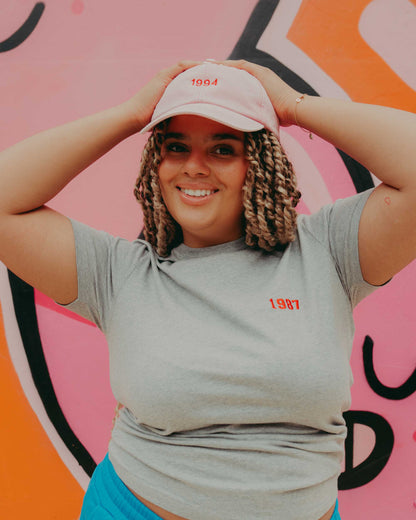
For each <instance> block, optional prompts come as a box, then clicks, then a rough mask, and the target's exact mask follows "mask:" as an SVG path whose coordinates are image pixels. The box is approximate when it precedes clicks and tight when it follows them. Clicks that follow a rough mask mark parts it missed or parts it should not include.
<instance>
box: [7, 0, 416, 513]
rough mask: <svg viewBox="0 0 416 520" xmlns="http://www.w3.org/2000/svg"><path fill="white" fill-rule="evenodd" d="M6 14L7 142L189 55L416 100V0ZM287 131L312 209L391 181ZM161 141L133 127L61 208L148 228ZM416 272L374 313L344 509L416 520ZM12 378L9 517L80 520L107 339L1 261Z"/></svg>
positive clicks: (101, 402) (105, 391)
mask: <svg viewBox="0 0 416 520" xmlns="http://www.w3.org/2000/svg"><path fill="white" fill-rule="evenodd" d="M0 13H1V15H0V110H1V112H0V114H1V125H0V148H1V149H3V148H6V147H7V146H9V145H11V144H13V143H15V142H17V141H19V140H21V139H23V138H24V137H27V136H29V135H31V134H33V133H36V132H38V131H40V130H43V129H46V128H48V127H51V126H56V125H58V124H61V123H64V122H66V121H69V120H72V119H76V118H78V117H82V116H84V115H87V114H89V113H93V112H96V111H98V110H101V109H104V108H107V107H109V106H111V105H113V104H116V103H118V102H121V101H123V100H124V99H126V98H127V97H128V96H130V95H132V94H133V93H134V92H135V91H136V90H137V89H138V88H140V86H141V85H143V84H144V83H145V82H146V81H147V80H148V79H150V77H151V76H152V75H153V74H154V73H156V72H157V71H158V70H159V69H160V68H162V67H165V66H167V65H169V64H171V63H173V62H175V61H177V60H178V59H181V58H189V59H201V58H210V57H213V58H217V59H223V58H227V57H234V58H245V59H249V60H251V61H255V62H258V63H261V64H264V65H267V66H269V67H271V68H273V69H274V70H275V71H276V72H278V73H279V74H280V75H281V76H282V77H283V78H284V79H285V80H286V81H287V82H289V83H290V84H292V85H293V86H294V87H295V88H297V89H298V90H300V91H302V92H305V93H309V94H315V95H321V96H332V97H340V98H350V99H353V100H355V101H363V102H368V103H374V104H382V105H389V106H394V107H397V108H402V109H404V110H410V111H416V91H415V90H416V66H415V64H416V32H415V30H414V28H415V27H416V1H415V0H394V1H392V0H372V1H370V0H351V1H350V2H348V3H344V2H332V1H330V0H304V1H301V0H280V1H278V0H260V1H257V0H228V1H227V2H222V1H221V0H211V1H210V2H207V3H205V2H194V1H192V0H175V1H169V0H153V1H152V2H148V1H145V0H139V1H138V0H124V1H123V2H119V3H116V2H102V1H98V0H65V1H64V0H59V1H55V2H52V1H48V0H46V1H44V2H35V1H33V0H22V1H20V2H15V1H12V0H0ZM340 124H342V121H340ZM357 124H359V122H357ZM282 141H283V143H284V145H285V147H286V149H287V151H288V155H289V156H290V158H291V159H292V161H293V163H294V166H295V169H296V171H297V173H298V177H299V184H300V188H301V191H302V193H303V202H302V204H301V206H300V211H302V212H306V213H309V212H314V211H316V210H317V209H318V208H319V207H321V206H322V205H323V204H325V203H328V202H331V201H332V200H334V199H336V198H339V197H344V196H348V195H352V194H353V193H355V192H357V191H362V190H364V189H366V188H367V187H370V186H372V185H373V184H374V183H375V182H377V181H376V180H375V179H374V178H373V176H372V175H371V172H368V171H366V170H365V169H364V168H363V167H362V166H361V165H359V164H357V163H355V162H354V161H353V160H352V159H350V158H349V157H348V156H345V155H344V154H342V153H340V152H339V151H337V150H335V149H334V148H333V147H332V146H330V145H328V144H326V143H324V142H322V141H321V140H320V139H318V138H314V139H313V140H310V139H309V138H308V135H307V134H306V133H304V132H302V130H300V129H298V128H286V129H284V132H282ZM143 143H144V138H143V137H141V136H140V137H139V136H134V137H132V138H130V139H128V140H127V141H125V142H124V143H122V144H121V145H120V146H118V147H117V148H116V149H115V150H113V151H112V152H111V153H110V154H108V155H107V156H105V157H104V158H102V159H100V160H99V161H98V162H97V163H95V164H94V165H92V166H91V167H90V168H89V169H88V171H87V172H85V173H84V174H83V175H81V176H80V177H78V178H77V179H76V180H75V181H74V182H73V183H72V184H71V185H70V186H69V187H68V188H67V189H66V190H65V191H64V192H63V193H61V194H60V195H59V196H58V197H56V198H55V199H54V200H53V201H52V203H51V204H50V205H51V206H52V207H53V208H55V209H57V210H58V211H61V212H62V213H64V214H67V215H68V216H71V217H73V218H75V219H78V220H81V221H83V222H86V223H87V224H89V225H91V226H94V227H97V228H100V229H105V230H107V231H109V232H111V233H113V234H116V235H120V236H123V237H125V238H129V239H134V238H135V237H136V236H137V235H138V234H139V233H140V230H141V215H140V211H139V208H138V206H137V204H136V202H135V200H134V197H133V193H132V187H133V184H134V180H135V176H136V172H137V167H138V158H139V156H140V150H141V148H142V146H143ZM0 247H1V245H0ZM415 275H416V266H415V265H412V266H409V267H408V268H407V269H405V270H404V271H403V272H402V273H400V275H398V276H396V277H395V279H394V280H393V281H392V282H391V283H390V284H389V285H388V286H386V287H385V288H383V289H381V290H379V291H377V292H376V293H375V294H373V295H371V296H370V297H369V298H367V300H365V301H364V302H363V303H361V304H360V305H359V306H358V307H357V310H356V314H355V318H356V325H357V330H356V338H355V344H354V350H353V355H352V359H351V362H352V366H353V371H354V377H355V381H354V385H353V389H352V393H353V404H352V408H351V411H349V412H348V413H347V414H346V419H347V423H348V431H349V433H348V438H347V441H346V457H345V468H344V472H343V473H342V475H341V477H340V481H339V487H340V490H341V491H340V509H341V514H342V518H343V520H356V519H360V518H368V519H369V520H372V519H376V518H377V519H378V520H391V519H392V518H394V519H395V520H410V519H413V518H416V471H415V467H416V414H415V412H414V410H415V406H416V345H415V343H416V310H415V305H414V296H415V294H416V276H415ZM0 386H1V392H0V396H1V397H0V399H1V410H2V414H1V415H2V421H1V428H0V446H1V448H0V449H1V464H0V489H1V492H0V513H1V515H0V516H1V517H2V518H14V519H24V518H32V519H49V518H51V519H52V518H56V519H64V520H73V519H74V520H75V519H76V518H77V517H78V514H79V510H80V505H81V501H82V496H83V490H84V489H85V488H86V486H87V485H88V481H89V477H90V475H91V473H92V471H93V469H94V467H95V465H96V463H97V462H99V461H100V460H101V459H102V457H103V456H104V454H105V452H106V446H107V443H108V440H109V435H110V430H111V422H112V416H113V411H114V406H115V402H114V399H113V397H112V394H111V390H110V387H109V382H108V359H107V351H106V345H105V340H104V337H103V336H102V334H101V333H100V332H99V331H98V329H96V328H95V326H93V325H91V324H90V323H89V322H86V321H84V320H82V319H80V318H78V317H77V316H75V315H73V314H72V313H70V312H69V311H66V310H64V309H62V308H60V307H58V306H56V305H55V304H54V303H53V302H52V301H51V300H49V299H48V298H47V297H45V296H44V295H42V294H40V293H39V292H37V291H33V290H32V288H31V287H29V286H27V285H26V284H25V283H23V282H22V281H21V280H19V279H18V278H16V277H15V276H14V275H13V274H12V273H9V272H8V271H7V269H6V268H5V267H4V266H2V265H1V264H0Z"/></svg>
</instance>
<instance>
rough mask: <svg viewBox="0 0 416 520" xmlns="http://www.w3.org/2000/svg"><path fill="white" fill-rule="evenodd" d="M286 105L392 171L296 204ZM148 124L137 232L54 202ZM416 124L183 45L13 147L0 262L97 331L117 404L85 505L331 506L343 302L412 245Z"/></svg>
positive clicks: (347, 328) (271, 514)
mask: <svg viewBox="0 0 416 520" xmlns="http://www.w3.org/2000/svg"><path fill="white" fill-rule="evenodd" d="M279 120H280V124H281V125H290V124H298V123H299V124H300V125H302V127H304V128H306V129H307V130H310V131H313V132H314V133H316V134H317V135H319V136H321V137H322V138H324V139H326V140H328V141H329V142H331V143H332V144H334V145H335V146H336V147H338V148H340V149H343V150H344V151H345V152H346V153H348V154H349V155H351V156H353V157H354V158H356V159H357V160H358V161H360V162H362V163H363V164H364V165H365V166H366V167H367V168H369V169H370V170H371V171H372V172H373V173H374V174H375V175H377V176H378V177H379V178H380V180H381V181H382V182H381V184H380V186H379V187H377V188H376V189H374V190H369V191H368V192H364V193H361V194H358V195H356V196H353V197H349V198H347V199H343V200H339V201H336V202H335V203H333V204H330V205H329V206H326V207H324V208H322V209H321V210H319V211H318V212H317V213H316V214H314V215H309V216H305V215H300V216H299V217H298V216H297V214H296V211H295V206H296V204H297V202H298V200H299V197H300V193H299V191H298V190H297V188H296V180H295V177H294V173H293V169H292V167H291V165H290V163H289V161H288V159H287V157H286V155H285V153H284V151H283V149H282V147H281V145H280V142H279ZM340 120H342V125H339V121H340ZM140 131H141V132H146V131H151V134H150V137H149V139H148V142H147V144H146V146H145V148H144V150H143V156H142V162H141V167H140V173H139V177H138V180H137V184H136V187H135V194H136V197H137V198H138V199H139V201H140V203H141V204H142V206H143V212H144V221H145V231H144V232H145V238H146V239H145V240H139V239H138V240H134V241H132V242H129V241H127V240H122V239H119V238H116V237H113V236H112V235H110V234H108V233H106V232H103V231H97V230H94V229H92V228H90V227H88V226H85V225H84V224H82V223H79V222H76V221H74V220H71V219H67V218H66V217H64V216H63V215H60V214H57V213H56V212H54V211H52V210H50V209H48V208H47V207H46V206H44V204H45V203H46V202H47V201H48V200H50V199H51V198H52V197H53V196H54V195H55V194H56V193H58V192H59V191H60V190H61V189H62V188H63V187H64V186H65V185H66V184H67V183H68V182H69V181H70V180H71V179H73V178H74V177H75V176H76V175H78V174H79V173H80V172H81V171H83V170H84V169H85V168H86V167H87V166H88V165H89V164H91V163H92V162H94V161H95V160H96V159H98V158H99V157H100V156H102V155H103V154H105V153H106V152H107V151H109V150H110V149H111V148H113V147H114V146H115V145H116V144H118V143H120V142H121V141H122V140H124V139H125V138H126V137H128V136H131V135H132V134H134V133H137V132H140ZM415 132H416V122H415V116H414V115H412V114H408V113H406V112H401V111H397V110H393V109H386V108H383V107H374V106H368V105H362V104H357V103H352V102H343V101H337V100H331V99H320V98H310V97H308V96H302V95H301V93H299V92H295V91H294V90H292V89H291V88H290V87H288V86H287V85H286V84H285V83H284V82H283V81H282V80H280V79H279V78H278V77H277V76H276V75H275V74H273V73H272V71H270V70H268V69H265V68H263V67H259V66H257V65H254V64H250V63H247V62H226V63H225V64H219V63H203V64H199V63H198V64H197V63H194V62H182V63H179V64H177V65H175V66H173V67H170V68H168V69H166V70H164V71H161V72H160V73H159V74H158V75H157V76H156V77H155V78H154V79H153V80H152V81H151V82H150V83H149V84H147V85H146V86H145V87H143V88H142V89H141V90H140V91H139V93H138V94H136V96H134V97H133V98H132V99H130V100H129V101H127V102H125V103H123V104H121V105H119V106H116V107H114V108H111V109H109V110H106V111H104V112H101V113H99V114H95V115H93V116H89V117H87V118H84V119H81V120H79V121H75V122H73V123H69V124H67V125H64V126H62V127H59V128H56V129H52V130H49V131H47V132H44V133H42V134H38V135H36V136H33V137H31V138H29V139H27V140H26V141H24V142H22V143H19V144H18V145H16V146H14V147H12V148H10V149H8V150H5V151H3V152H2V153H1V155H0V172H1V175H0V243H1V244H2V247H1V249H0V259H1V260H2V261H3V262H4V263H5V264H6V265H7V266H8V267H9V268H10V269H11V270H13V271H14V272H15V273H16V274H17V275H18V276H20V277H21V278H23V279H24V280H25V281H27V282H28V283H30V284H31V285H34V286H35V287H37V288H38V289H39V290H41V291H42V292H44V293H46V294H47V295H49V296H51V297H52V298H54V299H55V300H56V301H57V302H59V303H60V304H61V305H65V306H67V307H68V308H69V309H71V310H73V311H74V312H77V313H78V314H80V315H81V316H83V317H85V318H87V319H89V320H91V321H93V322H94V323H95V324H96V325H97V326H98V327H99V328H100V329H101V330H102V331H103V332H104V333H105V335H106V338H107V341H108V347H109V355H110V377H111V384H112V390H113V392H114V395H115V397H116V399H117V400H118V401H119V402H120V403H121V404H122V405H123V406H122V408H121V412H120V414H119V415H118V417H117V419H116V421H115V425H114V429H113V431H112V436H111V441H110V444H109V452H108V456H106V457H105V459H104V461H103V462H102V463H100V464H99V465H98V466H97V468H96V470H95V472H94V475H93V477H92V479H91V483H90V486H89V488H88V490H87V493H86V495H85V499H84V505H83V509H82V513H81V519H82V520H91V519H92V518H97V517H100V518H106V517H110V516H111V517H112V518H118V519H120V520H121V519H127V518H133V517H134V518H137V519H139V518H154V519H155V520H156V519H157V518H162V519H164V520H183V519H186V520H218V518H224V519H227V520H252V519H253V518H256V519H258V520H274V519H275V518H276V517H278V518H284V519H285V520H300V519H301V520H339V518H340V516H339V513H338V511H337V507H336V502H337V479H338V476H339V474H340V471H341V462H342V459H343V445H344V440H345V437H346V424H345V420H344V416H343V414H344V412H345V411H346V410H348V407H349V405H350V386H351V379H352V378H351V373H350V365H349V359H350V354H351V346H352V341H353V334H354V325H353V316H352V311H353V308H354V306H355V305H356V304H357V303H358V302H359V301H360V300H361V299H363V298H364V297H365V296H367V295H368V294H370V293H372V292H373V291H374V290H375V289H376V285H377V284H383V283H384V282H386V280H388V279H389V278H390V277H391V276H393V275H394V274H395V273H396V272H398V271H399V270H400V269H401V268H403V267H404V266H405V265H407V264H408V263H409V262H410V261H412V260H413V259H414V258H415V256H416V233H415V229H416V180H415V179H416V175H414V164H416V150H415V147H414V143H413V135H414V134H415ZM399 152H400V156H401V161H397V160H396V159H397V156H398V155H399ZM62 157H64V158H65V160H64V161H63V160H62ZM34 179H36V182H34ZM372 284H373V285H372ZM318 303H319V305H318Z"/></svg>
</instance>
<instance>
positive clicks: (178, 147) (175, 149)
mask: <svg viewBox="0 0 416 520" xmlns="http://www.w3.org/2000/svg"><path fill="white" fill-rule="evenodd" d="M164 148H165V150H166V151H167V152H171V153H185V152H187V151H188V149H187V147H186V146H185V145H183V144H182V143H177V142H171V143H165V145H164Z"/></svg>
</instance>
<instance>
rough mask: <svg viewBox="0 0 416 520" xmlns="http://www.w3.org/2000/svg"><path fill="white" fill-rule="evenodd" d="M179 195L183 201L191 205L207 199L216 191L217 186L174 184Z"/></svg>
mask: <svg viewBox="0 0 416 520" xmlns="http://www.w3.org/2000/svg"><path fill="white" fill-rule="evenodd" d="M176 188H177V190H178V192H179V196H180V198H181V200H182V201H183V202H185V203H186V204H191V205H200V204H204V203H205V202H207V201H209V200H210V199H211V198H212V197H214V196H215V194H216V193H217V192H218V189H217V188H213V187H212V186H203V185H198V186H193V187H192V188H191V187H189V186H183V185H181V186H176Z"/></svg>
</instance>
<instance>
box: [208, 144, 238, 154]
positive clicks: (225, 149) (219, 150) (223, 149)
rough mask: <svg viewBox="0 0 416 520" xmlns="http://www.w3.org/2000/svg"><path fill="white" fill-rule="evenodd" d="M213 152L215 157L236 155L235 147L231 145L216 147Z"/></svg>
mask: <svg viewBox="0 0 416 520" xmlns="http://www.w3.org/2000/svg"><path fill="white" fill-rule="evenodd" d="M212 151H213V153H214V155H222V156H227V155H234V149H233V147H232V146H229V145H224V144H220V145H218V146H215V147H214V148H213V150H212Z"/></svg>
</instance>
